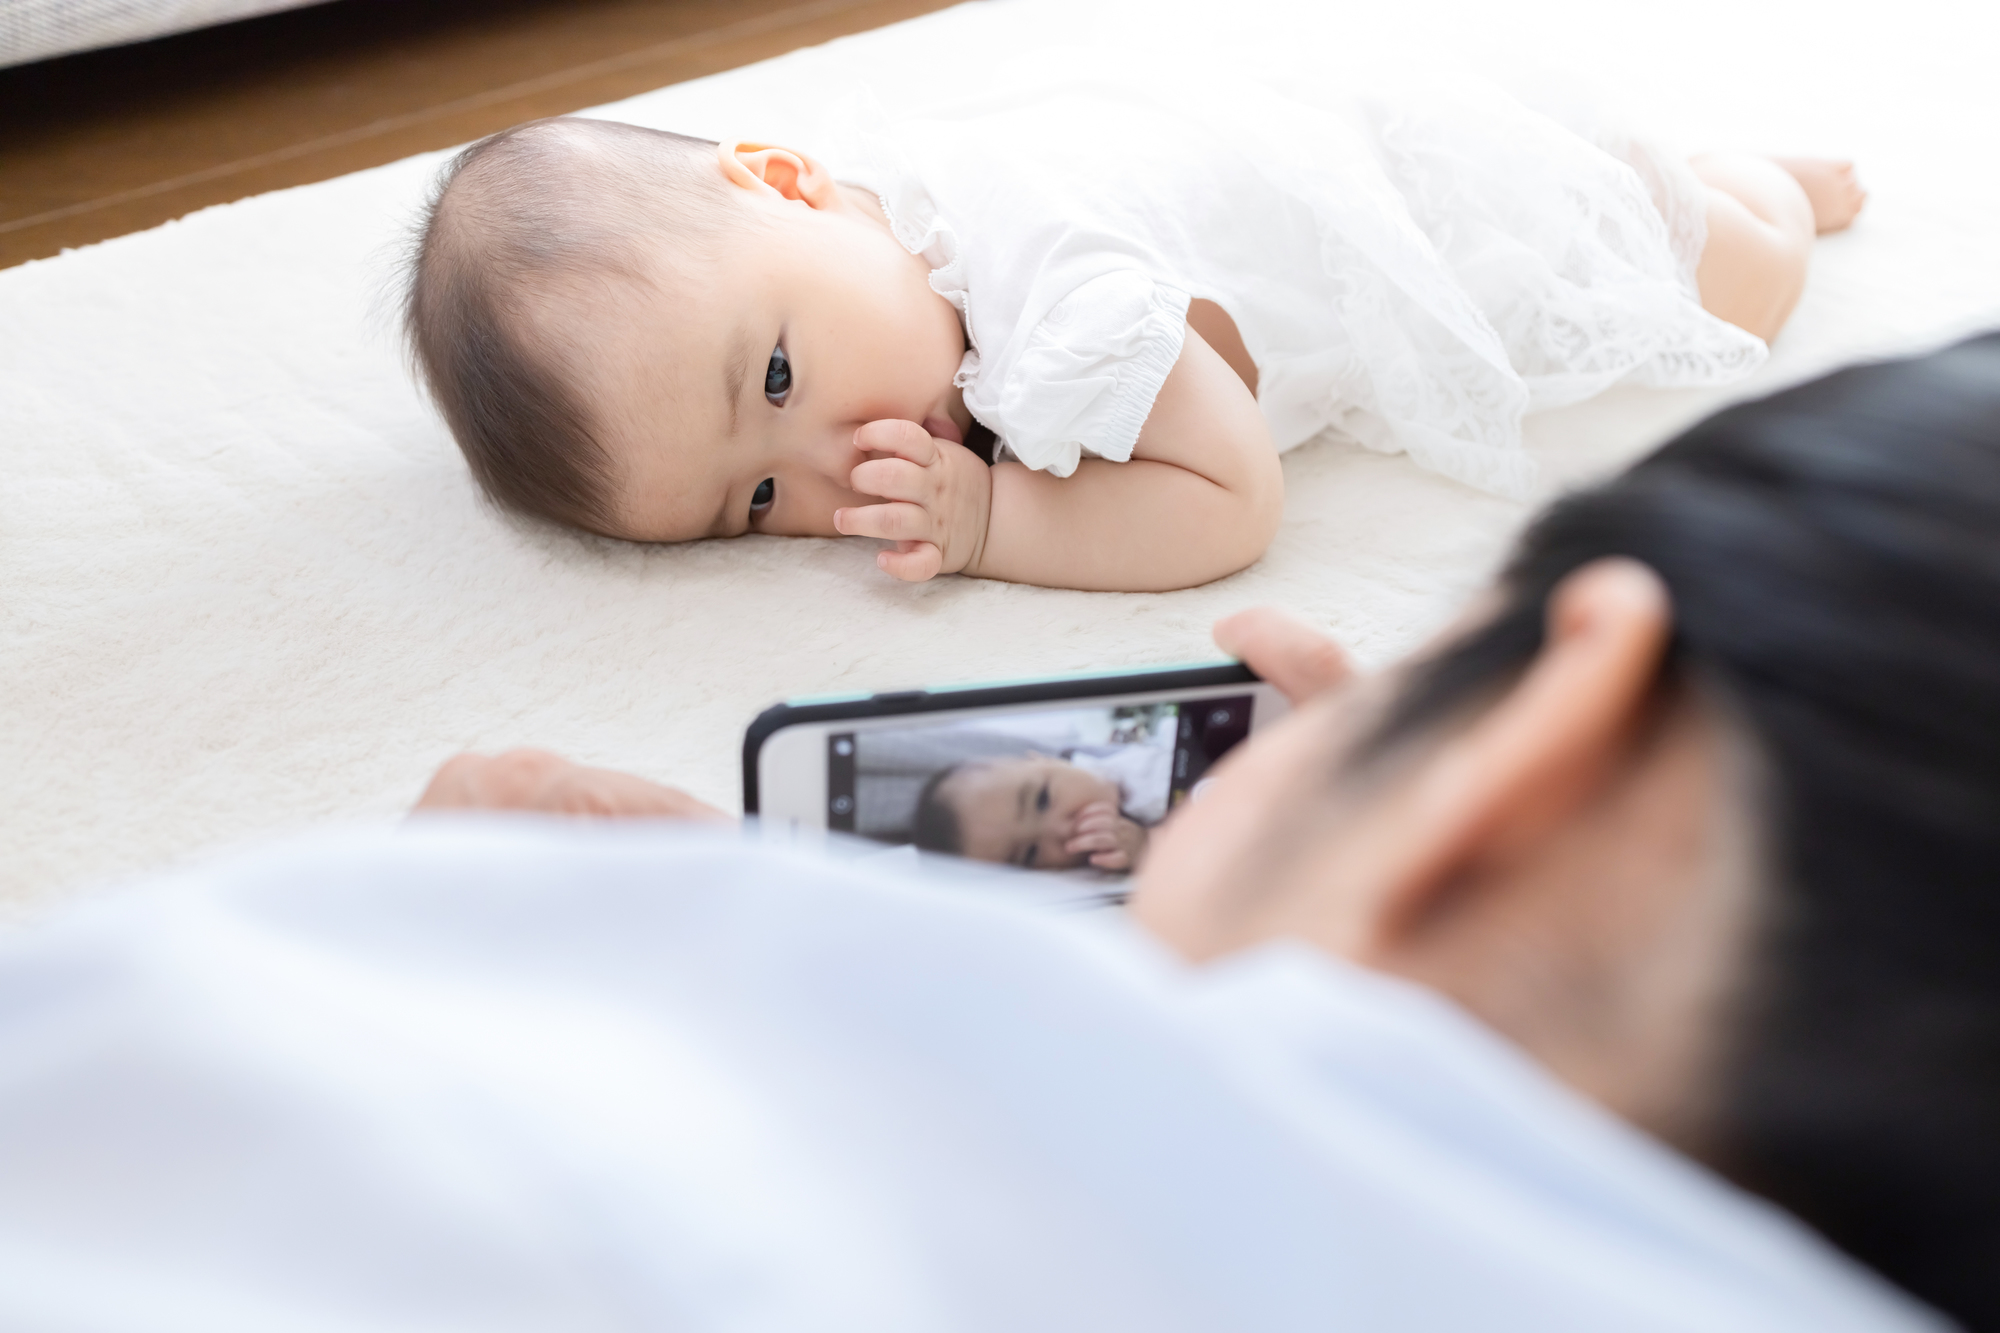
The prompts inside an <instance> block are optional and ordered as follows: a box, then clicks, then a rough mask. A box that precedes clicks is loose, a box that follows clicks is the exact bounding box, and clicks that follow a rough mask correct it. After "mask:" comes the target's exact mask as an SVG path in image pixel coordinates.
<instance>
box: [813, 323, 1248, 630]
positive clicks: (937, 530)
mask: <svg viewBox="0 0 2000 1333" xmlns="http://www.w3.org/2000/svg"><path fill="white" fill-rule="evenodd" d="M862 431H863V434H862V436H859V437H857V439H859V440H860V442H861V444H862V447H863V448H867V449H873V450H876V451H878V452H882V453H887V454H893V455H895V457H893V458H884V459H876V460H871V461H869V462H866V463H863V464H861V465H860V466H859V467H858V468H856V469H855V471H854V486H855V489H857V490H860V491H863V492H864V493H866V494H870V495H880V496H882V497H884V499H885V500H888V501H889V503H887V504H882V505H871V506H868V507H867V508H862V509H846V510H842V511H840V513H839V514H837V515H836V516H835V521H836V523H837V524H838V526H839V528H840V531H842V532H845V533H851V534H854V535H859V536H869V537H884V538H888V539H890V540H893V541H896V542H897V543H898V548H897V549H896V550H895V551H884V552H883V553H882V555H881V557H880V563H881V565H882V568H884V569H886V570H888V571H889V572H890V573H892V574H894V575H896V576H897V577H899V578H914V579H926V578H929V577H931V576H932V575H933V574H936V573H939V572H941V571H942V572H946V573H949V572H952V571H955V570H963V571H964V572H965V573H967V574H974V575H978V576H979V577H982V578H990V579H1005V580H1008V581H1010V582H1014V583H1038V584H1041V585H1043V586H1045V587H1055V588H1084V589H1091V590H1102V591H1119V592H1164V591H1166V590H1168V589H1171V588H1187V587H1192V586H1194V585H1195V584H1198V583H1207V582H1209V581H1210V580H1211V579H1218V578H1221V577H1222V576H1223V575H1225V574H1233V573H1235V572H1236V571H1237V570H1239V569H1242V568H1243V567H1244V566H1246V565H1248V564H1250V563H1251V562H1252V561H1254V560H1256V559H1257V557H1258V556H1260V555H1262V554H1263V553H1264V548H1265V547H1267V546H1269V545H1270V542H1271V538H1272V536H1273V534H1275V533H1276V532H1277V530H1278V521H1279V519H1280V518H1281V517H1282V515H1283V507H1284V477H1283V473H1282V471H1281V470H1280V468H1279V466H1278V456H1277V453H1276V451H1275V450H1273V448H1272V447H1271V433H1270V431H1269V429H1268V428H1267V427H1266V426H1265V424H1264V418H1263V415H1262V414H1261V413H1259V412H1258V410H1257V403H1256V400H1255V399H1254V398H1252V397H1251V396H1250V391H1249V390H1248V389H1247V388H1245V387H1244V384H1243V381H1242V380H1241V379H1239V378H1238V377H1237V375H1236V372H1235V371H1233V370H1231V369H1230V368H1229V366H1228V364H1227V363H1226V362H1224V361H1223V359H1222V358H1221V357H1220V356H1219V355H1217V354H1216V352H1215V351H1214V350H1213V349H1212V348H1210V347H1209V345H1208V344H1207V343H1206V342H1204V341H1203V340H1202V338H1201V336H1200V335H1199V334H1197V333H1196V332H1195V331H1194V330H1193V329H1189V330H1188V331H1187V339H1186V341H1185V342H1184V343H1183V344H1182V347H1181V355H1180V360H1179V361H1177V362H1176V363H1175V364H1174V368H1173V370H1172V371H1171V372H1169V373H1168V375H1167V379H1166V382H1165V383H1164V384H1163V385H1161V387H1160V393H1159V396H1158V397H1157V398H1156V399H1155V400H1154V402H1153V410H1152V413H1151V414H1150V415H1149V416H1148V417H1147V418H1146V424H1145V426H1144V428H1143V429H1141V431H1140V432H1139V440H1138V443H1137V444H1136V445H1135V446H1134V447H1133V450H1132V458H1131V461H1129V462H1125V463H1111V462H1106V461H1105V460H1103V459H1101V458H1086V459H1084V460H1083V461H1082V462H1081V463H1080V464H1078V466H1077V469H1076V471H1075V472H1074V473H1073V474H1071V475H1070V476H1068V477H1053V476H1050V475H1049V474H1047V473H1045V472H1036V471H1034V470H1033V469H1031V468H1027V467H1024V466H1022V465H1021V464H1019V463H1001V464H998V465H997V466H995V467H992V468H990V469H989V468H987V467H986V466H985V465H984V464H983V463H980V462H979V461H978V459H977V458H976V457H974V456H973V455H972V454H971V452H970V451H968V450H965V449H963V448H962V447H960V446H958V445H953V444H950V443H949V442H944V441H934V440H931V439H930V437H929V436H927V435H924V432H923V431H922V430H921V428H918V427H915V426H911V425H909V423H907V422H873V423H870V424H869V425H868V426H865V427H863V428H862ZM918 436H922V437H923V438H922V439H921V440H919V439H917V437H918Z"/></svg>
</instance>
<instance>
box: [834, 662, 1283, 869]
mask: <svg viewBox="0 0 2000 1333" xmlns="http://www.w3.org/2000/svg"><path fill="white" fill-rule="evenodd" d="M1250 708H1251V700H1250V699H1249V697H1247V696H1241V697H1234V698H1227V699H1209V700H1202V701H1200V702H1190V703H1146V704H1126V705H1118V706H1110V707H1107V706H1104V705H1094V706H1092V705H1086V706H1082V707H1066V708H1057V709H1048V710H1045V711H1044V710H1038V711H1034V712H1018V713H1002V714H992V715H987V716H983V717H980V718H977V719H969V720H960V721H953V722H944V723H938V722H924V721H921V720H913V721H912V722H911V723H910V724H908V725H906V726H899V727H895V728H892V729H874V730H867V731H857V732H852V733H841V734H837V735H835V736H832V737H830V738H829V741H828V797H829V806H828V809H829V824H830V825H831V826H832V827H835V828H847V829H851V830H852V831H853V832H856V833H859V834H861V835H863V836H864V837H868V838H873V839H875V840H877V841H880V842H887V843H893V844H909V843H914V844H915V845H916V846H917V847H919V848H921V849H923V850H926V851H933V852H948V853H951V854H953V855H958V856H965V857H970V858H971V859H973V860H977V861H993V862H1000V863H1005V864H1010V865H1016V866H1021V867H1023V868H1026V869H1031V870H1084V871H1095V872H1099V873H1110V874H1124V873H1126V872H1129V871H1131V870H1133V869H1135V868H1137V867H1138V865H1139V864H1140V863H1141V862H1142V861H1143V860H1144V858H1145V854H1146V847H1147V843H1148V839H1149V831H1150V830H1151V829H1152V827H1153V826H1154V825H1156V824H1158V823H1159V822H1160V821H1161V820H1162V819H1164V818H1166V815H1167V812H1168V811H1169V810H1170V809H1172V808H1173V806H1174V805H1175V804H1176V803H1177V802H1179V801H1181V800H1183V799H1185V798H1186V797H1187V796H1188V794H1189V793H1190V792H1191V791H1192V790H1193V789H1194V787H1195V786H1196V784H1198V783H1199V782H1200V780H1201V777H1202V774H1203V773H1204V772H1205V771H1206V769H1207V768H1208V766H1209V765H1210V764H1211V763H1213V762H1214V761H1215V760H1216V759H1218V758H1220V757H1221V755H1222V753H1223V752H1224V751H1225V750H1227V749H1228V748H1229V747H1230V746H1232V745H1234V744H1235V743H1236V742H1237V741H1238V740H1240V739H1242V737H1243V736H1244V735H1246V734H1247V733H1248V731H1249V722H1250ZM849 821H851V822H849Z"/></svg>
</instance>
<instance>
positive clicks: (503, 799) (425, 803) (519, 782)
mask: <svg viewBox="0 0 2000 1333" xmlns="http://www.w3.org/2000/svg"><path fill="white" fill-rule="evenodd" d="M440 810H532V811H538V812H540V813H543V814H557V815H596V816H600V817H606V818H622V817H634V818H640V817H652V818H664V819H697V820H727V819H728V818H729V816H728V815H727V814H725V813H723V812H722V811H721V810H718V809H716V808H715V807H714V806H712V805H709V804H708V803H707V802H706V801H699V800H696V799H695V798H694V797H692V796H690V795H688V794H687V793H686V792H684V791H679V790H676V789H675V788H673V787H662V786H661V785H659V784H658V783H656V782H648V781H646V780H645V779H644V778H640V777H634V776H633V775H632V774H630V773H618V772H614V771H612V770H611V769H606V768H586V767H584V766H583V765H581V764H574V763H571V762H570V761H569V760H567V759H564V758H563V757H562V756H560V755H555V754H551V753H549V752H548V751H546V750H525V749H524V750H510V751H508V752H507V753H505V754H498V755H481V754H461V755H457V756H455V757H453V758H451V759H449V760H446V761H445V763H444V764H443V765H442V766H441V767H440V768H439V769H438V771H437V773H436V774H435V775H434V776H433V777H432V778H431V781H430V785H429V786H428V787H426V788H425V790H424V794H423V796H422V797H421V798H419V800H418V801H417V804H416V806H415V808H414V810H413V811H412V813H420V812H429V811H440Z"/></svg>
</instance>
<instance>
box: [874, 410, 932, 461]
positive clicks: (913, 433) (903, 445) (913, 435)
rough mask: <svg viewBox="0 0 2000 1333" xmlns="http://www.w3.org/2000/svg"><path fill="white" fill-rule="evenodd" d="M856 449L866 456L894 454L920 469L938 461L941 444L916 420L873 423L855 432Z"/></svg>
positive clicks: (892, 420)
mask: <svg viewBox="0 0 2000 1333" xmlns="http://www.w3.org/2000/svg"><path fill="white" fill-rule="evenodd" d="M854 447H855V448H857V449H859V450H861V451H862V452H863V453H869V454H894V455H895V456H896V457H898V458H907V459H909V460H910V461H911V462H912V463H915V464H916V465H917V466H919V467H928V466H929V465H930V464H931V462H932V461H934V460H935V459H936V458H937V441H935V440H933V439H932V438H931V433H930V432H929V431H927V430H925V429H924V428H923V427H922V426H919V425H918V424H917V423H916V422H914V421H897V420H894V419H891V420H887V421H871V422H869V423H868V424H867V425H865V426H863V427H862V428H861V429H860V430H857V431H855V432H854Z"/></svg>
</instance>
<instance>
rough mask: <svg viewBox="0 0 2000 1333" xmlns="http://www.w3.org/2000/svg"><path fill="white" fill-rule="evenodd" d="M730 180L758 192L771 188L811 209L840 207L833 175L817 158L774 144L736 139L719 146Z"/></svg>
mask: <svg viewBox="0 0 2000 1333" xmlns="http://www.w3.org/2000/svg"><path fill="white" fill-rule="evenodd" d="M716 156H717V157H718V158H719V159H720V161H721V163H722V174H723V175H724V176H725V177H727V178H728V179H729V183H730V184H732V185H735V186H739V187H740V188H742V189H746V190H750V191H753V192H756V193H760V194H761V193H763V192H765V191H770V192H772V193H775V194H777V195H778V196H780V197H781V198H784V199H790V200H794V201H796V202H798V203H802V204H805V205H806V206H807V207H809V208H825V207H828V206H829V205H835V206H837V205H838V203H839V201H840V198H841V195H840V190H839V187H838V186H837V185H836V184H835V182H834V179H833V177H832V175H831V174H830V173H829V172H828V171H827V169H826V168H825V167H824V166H823V165H821V164H820V162H819V161H818V160H817V159H815V158H811V157H808V156H807V155H806V154H804V153H800V152H795V151H793V150H792V149H790V148H780V147H778V146H776V145H775V144H764V143H751V142H748V141H746V140H741V139H739V140H734V141H731V142H728V143H721V144H717V145H716Z"/></svg>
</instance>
